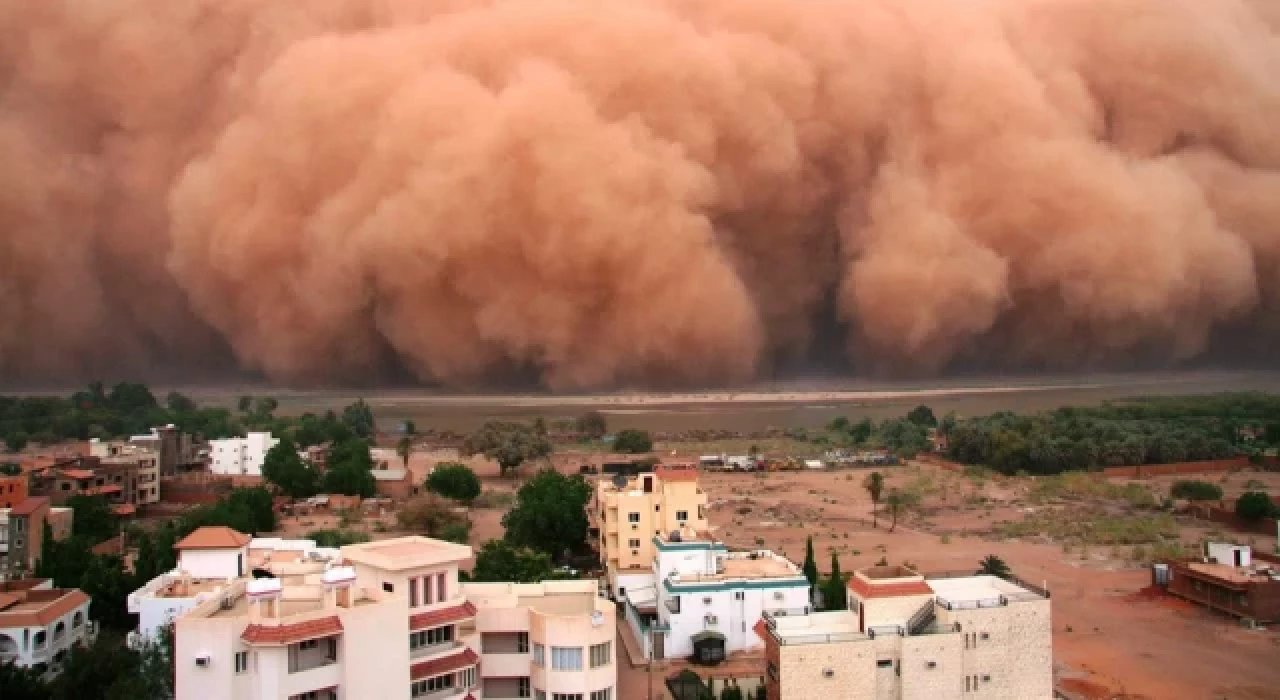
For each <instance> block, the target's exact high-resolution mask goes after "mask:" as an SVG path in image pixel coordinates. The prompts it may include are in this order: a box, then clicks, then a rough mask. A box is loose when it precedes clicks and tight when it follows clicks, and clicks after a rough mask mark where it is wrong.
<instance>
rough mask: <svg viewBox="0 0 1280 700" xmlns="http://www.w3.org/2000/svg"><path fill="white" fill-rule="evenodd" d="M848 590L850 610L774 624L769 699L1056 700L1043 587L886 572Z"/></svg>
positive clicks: (765, 625)
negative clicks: (991, 699) (1054, 699)
mask: <svg viewBox="0 0 1280 700" xmlns="http://www.w3.org/2000/svg"><path fill="white" fill-rule="evenodd" d="M848 588H849V609H848V610H838V611H832V612H821V613H810V614H808V615H791V614H787V615H774V614H769V613H766V614H765V617H764V620H763V621H762V622H761V624H760V625H759V626H758V631H759V633H760V634H761V636H762V637H764V639H765V656H766V658H767V662H768V667H767V674H766V685H767V687H768V695H769V698H771V699H772V700H809V699H810V698H828V699H829V700H876V699H878V698H886V697H892V698H901V699H902V700H949V699H950V700H963V699H965V698H999V699H1002V700H1048V699H1049V698H1052V697H1053V696H1054V695H1053V653H1052V652H1053V647H1052V638H1051V628H1050V610H1049V598H1048V596H1047V593H1045V592H1043V591H1040V590H1039V589H1036V588H1035V587H1034V586H1030V585H1028V584H1021V583H1017V582H1014V581H1008V580H1004V579H1000V578H996V577H994V576H959V577H954V578H929V579H926V578H924V577H922V576H920V575H919V574H918V573H916V572H915V571H913V570H911V569H907V568H905V567H900V566H876V567H870V568H867V569H862V570H859V571H856V572H854V575H853V577H852V578H851V579H850V581H849V586H848Z"/></svg>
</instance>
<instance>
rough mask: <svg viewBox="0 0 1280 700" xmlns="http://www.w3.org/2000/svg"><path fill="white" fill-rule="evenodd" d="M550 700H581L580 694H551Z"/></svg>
mask: <svg viewBox="0 0 1280 700" xmlns="http://www.w3.org/2000/svg"><path fill="white" fill-rule="evenodd" d="M551 700H582V693H552V694H551Z"/></svg>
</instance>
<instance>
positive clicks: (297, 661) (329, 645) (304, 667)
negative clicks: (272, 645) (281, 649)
mask: <svg viewBox="0 0 1280 700" xmlns="http://www.w3.org/2000/svg"><path fill="white" fill-rule="evenodd" d="M336 663H338V638H337V637H325V638H322V639H312V640H308V641H305V642H298V643H297V644H290V645H289V673H303V672H305V671H310V670H312V669H315V668H322V667H324V666H330V665H333V664H336Z"/></svg>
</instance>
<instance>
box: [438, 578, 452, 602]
mask: <svg viewBox="0 0 1280 700" xmlns="http://www.w3.org/2000/svg"><path fill="white" fill-rule="evenodd" d="M448 598H449V595H448V593H447V592H446V591H445V590H444V574H436V600H439V601H440V602H442V603H443V602H444V601H445V600H448Z"/></svg>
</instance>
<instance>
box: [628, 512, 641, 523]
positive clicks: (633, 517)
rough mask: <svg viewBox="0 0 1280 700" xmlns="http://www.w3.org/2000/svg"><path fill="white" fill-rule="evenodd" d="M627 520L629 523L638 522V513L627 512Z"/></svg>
mask: <svg viewBox="0 0 1280 700" xmlns="http://www.w3.org/2000/svg"><path fill="white" fill-rule="evenodd" d="M627 522H629V523H638V522H640V514H639V513H627Z"/></svg>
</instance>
